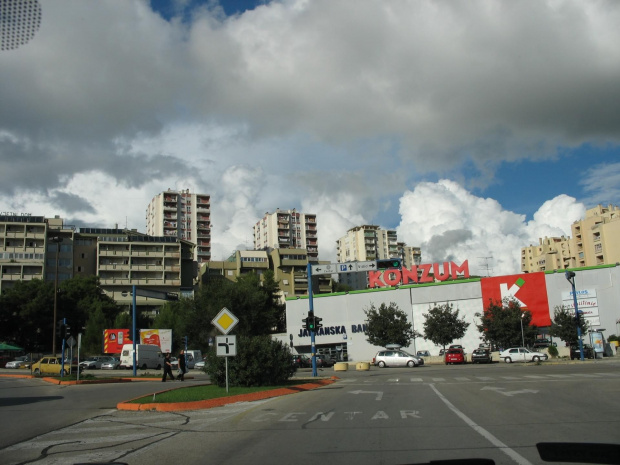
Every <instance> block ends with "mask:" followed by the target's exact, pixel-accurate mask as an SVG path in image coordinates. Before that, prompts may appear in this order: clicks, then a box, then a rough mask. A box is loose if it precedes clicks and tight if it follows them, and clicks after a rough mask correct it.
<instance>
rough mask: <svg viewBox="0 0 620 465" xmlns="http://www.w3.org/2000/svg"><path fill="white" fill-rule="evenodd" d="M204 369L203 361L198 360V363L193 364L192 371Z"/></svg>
mask: <svg viewBox="0 0 620 465" xmlns="http://www.w3.org/2000/svg"><path fill="white" fill-rule="evenodd" d="M204 367H205V361H204V359H202V360H200V361H199V362H196V363H194V369H196V370H202V369H203V368H204Z"/></svg>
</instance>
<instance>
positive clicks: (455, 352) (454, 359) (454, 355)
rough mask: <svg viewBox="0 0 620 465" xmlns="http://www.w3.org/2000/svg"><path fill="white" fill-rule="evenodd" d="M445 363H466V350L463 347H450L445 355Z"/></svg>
mask: <svg viewBox="0 0 620 465" xmlns="http://www.w3.org/2000/svg"><path fill="white" fill-rule="evenodd" d="M443 360H444V363H445V364H446V365H452V364H454V363H466V360H465V351H464V350H463V349H462V348H453V349H448V350H447V351H446V353H445V355H444V359H443Z"/></svg>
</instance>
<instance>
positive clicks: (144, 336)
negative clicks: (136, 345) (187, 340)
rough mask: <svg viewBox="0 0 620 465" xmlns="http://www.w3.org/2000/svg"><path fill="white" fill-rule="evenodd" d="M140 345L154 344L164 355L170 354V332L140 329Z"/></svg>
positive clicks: (168, 330) (169, 330)
mask: <svg viewBox="0 0 620 465" xmlns="http://www.w3.org/2000/svg"><path fill="white" fill-rule="evenodd" d="M140 344H154V345H156V346H159V348H160V349H161V351H162V352H163V353H164V354H165V353H166V352H172V330H171V329H141V330H140Z"/></svg>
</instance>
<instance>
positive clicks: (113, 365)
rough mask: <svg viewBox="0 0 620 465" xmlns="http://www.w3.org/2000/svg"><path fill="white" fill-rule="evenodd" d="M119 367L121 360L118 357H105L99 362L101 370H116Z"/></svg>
mask: <svg viewBox="0 0 620 465" xmlns="http://www.w3.org/2000/svg"><path fill="white" fill-rule="evenodd" d="M120 367H121V359H120V358H118V357H106V360H103V361H102V362H101V369H102V370H118V369H119V368H120Z"/></svg>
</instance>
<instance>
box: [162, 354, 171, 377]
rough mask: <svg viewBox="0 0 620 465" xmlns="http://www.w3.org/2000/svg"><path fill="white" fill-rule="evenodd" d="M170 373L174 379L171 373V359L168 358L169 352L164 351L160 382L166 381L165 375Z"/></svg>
mask: <svg viewBox="0 0 620 465" xmlns="http://www.w3.org/2000/svg"><path fill="white" fill-rule="evenodd" d="M168 375H170V378H171V379H172V381H174V375H173V374H172V361H171V360H170V352H168V353H166V358H165V359H164V376H163V377H162V378H161V382H162V383H165V382H166V377H167V376H168Z"/></svg>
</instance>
